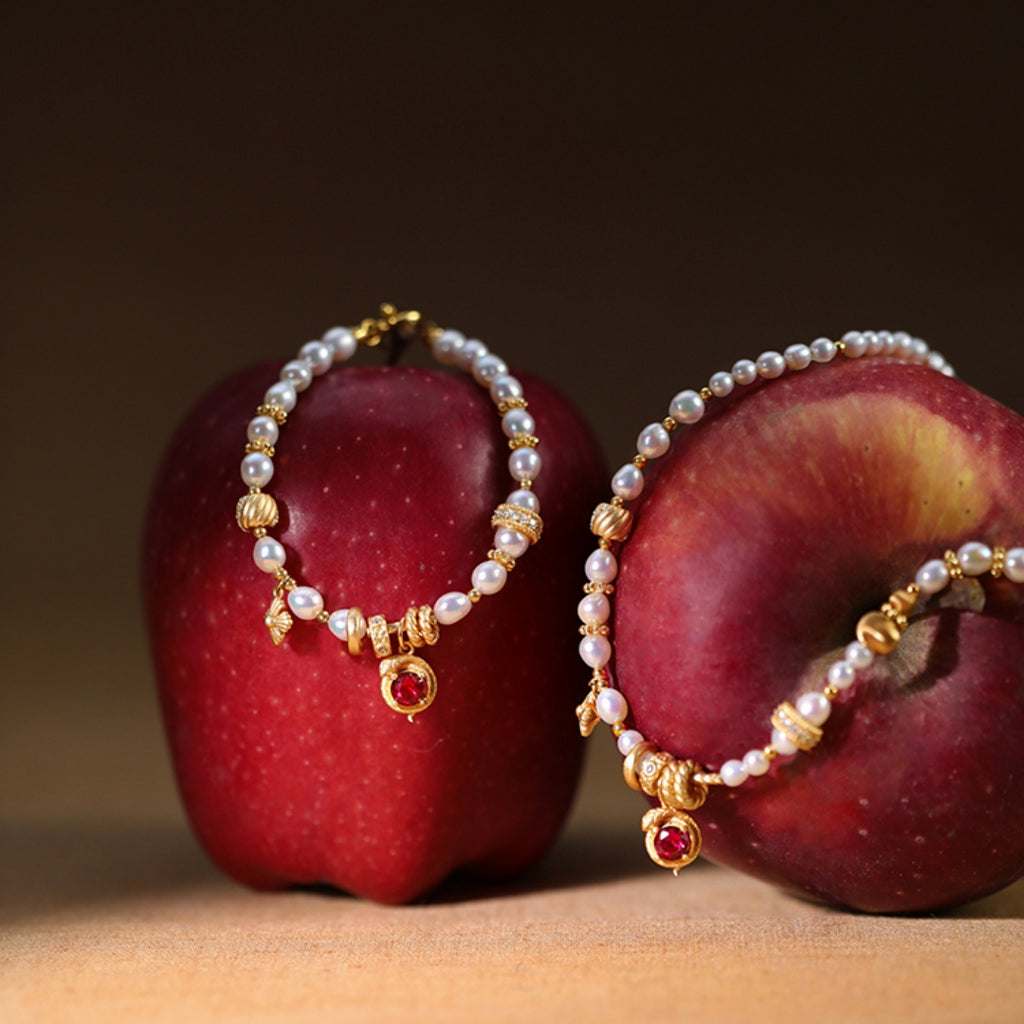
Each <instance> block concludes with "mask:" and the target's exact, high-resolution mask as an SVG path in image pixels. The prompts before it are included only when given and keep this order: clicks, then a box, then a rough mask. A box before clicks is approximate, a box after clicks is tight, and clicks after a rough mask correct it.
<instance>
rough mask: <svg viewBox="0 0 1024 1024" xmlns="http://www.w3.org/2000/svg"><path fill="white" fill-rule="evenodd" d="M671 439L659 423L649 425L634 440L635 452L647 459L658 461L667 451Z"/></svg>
mask: <svg viewBox="0 0 1024 1024" xmlns="http://www.w3.org/2000/svg"><path fill="white" fill-rule="evenodd" d="M671 443H672V438H671V437H669V433H668V431H667V430H666V429H665V428H664V427H663V426H662V425H661V424H660V423H649V424H648V425H647V426H646V427H644V429H643V430H641V431H640V436H639V437H638V438H637V439H636V450H637V453H638V454H639V455H643V456H644V458H647V459H660V458H661V456H662V455H664V454H665V452H667V451H668V448H669V445H670V444H671Z"/></svg>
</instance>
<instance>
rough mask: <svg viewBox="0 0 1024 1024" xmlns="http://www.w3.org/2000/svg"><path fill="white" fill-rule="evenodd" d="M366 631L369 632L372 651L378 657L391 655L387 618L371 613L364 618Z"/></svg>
mask: <svg viewBox="0 0 1024 1024" xmlns="http://www.w3.org/2000/svg"><path fill="white" fill-rule="evenodd" d="M366 632H367V633H369V634H370V643H371V644H373V653H374V654H375V655H376V656H377V657H378V658H389V657H391V635H390V634H389V633H388V620H387V619H385V618H384V616H383V615H371V616H370V617H369V618H368V619H367V620H366Z"/></svg>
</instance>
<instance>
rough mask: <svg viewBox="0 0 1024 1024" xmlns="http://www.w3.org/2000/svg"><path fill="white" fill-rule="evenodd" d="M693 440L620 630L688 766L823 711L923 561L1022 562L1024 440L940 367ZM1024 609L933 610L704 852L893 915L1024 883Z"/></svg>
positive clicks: (730, 805)
mask: <svg viewBox="0 0 1024 1024" xmlns="http://www.w3.org/2000/svg"><path fill="white" fill-rule="evenodd" d="M741 391H742V392H743V393H742V394H740V392H741ZM678 433H679V435H682V436H678V437H677V440H676V442H675V443H674V446H673V449H672V450H671V451H670V453H669V454H668V455H666V456H665V457H664V458H663V459H660V460H658V462H657V463H655V464H653V466H652V469H651V471H650V472H649V473H648V480H647V486H646V491H645V494H644V495H643V497H642V499H641V500H642V505H640V504H639V502H638V505H637V512H638V518H637V521H636V526H635V528H634V530H633V534H632V537H631V538H630V539H629V540H628V542H627V543H626V544H625V546H624V547H623V549H622V551H621V555H620V565H621V571H620V575H619V577H618V580H617V581H616V583H617V588H618V590H617V595H616V598H615V620H614V639H615V647H616V678H617V685H618V687H619V689H620V690H621V691H622V692H623V693H625V694H626V696H627V698H628V700H629V704H630V707H631V709H632V713H633V717H634V719H635V723H636V728H637V729H638V730H639V731H640V732H641V733H643V734H644V736H645V737H646V738H648V739H649V740H651V741H653V742H654V743H656V744H658V745H659V746H660V747H661V748H662V749H664V750H667V751H669V752H670V753H672V754H673V755H675V756H677V757H688V758H693V759H694V760H696V761H697V762H699V763H701V764H703V765H707V766H710V767H713V768H716V769H717V768H718V767H719V766H720V765H722V763H723V762H724V761H725V760H727V759H730V758H742V757H743V755H744V753H745V752H746V751H747V750H749V749H751V748H756V747H762V746H764V745H765V744H766V743H768V742H769V739H770V733H771V724H770V715H771V712H772V710H773V709H774V708H775V706H776V705H777V704H779V703H780V702H781V701H783V700H794V699H795V698H796V697H797V696H798V695H799V694H801V693H803V692H805V691H807V690H809V689H819V690H820V689H821V688H822V686H823V685H824V683H823V681H824V679H825V674H826V672H827V668H828V666H829V665H830V664H831V663H832V662H834V661H835V660H837V659H839V658H842V657H843V651H844V648H845V646H846V645H847V644H848V643H849V642H851V641H852V640H853V639H854V631H855V626H856V623H857V621H858V619H859V617H860V616H861V615H862V614H864V613H865V612H867V611H869V610H871V609H877V608H878V607H879V606H880V604H881V603H882V602H884V601H885V600H886V598H887V596H888V595H889V594H890V592H891V591H893V590H894V589H895V588H896V587H898V586H900V585H905V584H906V583H908V582H910V581H912V580H913V579H914V575H915V572H916V570H917V568H918V567H919V566H920V565H921V564H922V563H923V562H925V561H927V560H929V559H932V558H935V557H941V556H942V554H943V552H944V551H945V550H946V549H948V548H953V549H955V548H957V547H958V545H960V544H962V543H963V542H965V541H968V540H980V541H985V542H987V543H989V544H992V545H995V544H1002V545H1005V546H1007V547H1011V546H1019V545H1021V544H1024V419H1022V418H1021V417H1020V416H1018V415H1017V414H1016V413H1014V412H1011V411H1010V410H1008V409H1006V408H1004V407H1002V406H1000V405H998V404H997V403H995V402H993V401H991V400H990V399H988V398H986V397H984V396H983V395H981V394H979V393H977V392H976V391H974V390H972V389H971V388H970V387H968V386H967V385H966V384H963V383H961V382H959V381H957V380H955V379H949V378H947V377H945V376H942V375H941V374H939V373H937V372H935V371H934V370H931V369H928V368H927V367H925V366H920V365H910V364H907V363H898V362H895V361H893V360H891V359H878V358H865V359H862V360H858V361H853V360H847V359H842V358H840V359H838V360H837V361H836V362H835V363H834V364H833V365H830V366H814V365H812V366H811V367H810V368H808V369H807V370H805V371H803V372H801V373H788V374H786V376H784V377H782V378H780V379H778V380H773V381H770V382H766V381H762V382H758V383H755V384H754V385H751V386H750V387H748V388H743V389H740V388H737V391H736V392H734V393H733V395H731V396H730V397H729V398H727V399H724V400H717V399H716V400H713V401H711V402H710V404H709V406H708V413H707V415H706V416H705V418H704V419H703V420H701V421H700V422H699V423H697V424H695V425H694V426H692V427H683V428H680V431H679V432H678ZM1022 590H1024V587H1022V586H1020V585H1015V584H1013V583H1011V582H1009V581H1007V580H1006V579H1005V577H1004V578H1003V579H1001V580H993V579H992V578H991V577H990V576H989V577H987V578H986V580H985V582H984V587H983V591H980V590H979V583H977V582H975V583H973V584H972V583H967V582H965V583H963V584H959V585H955V586H954V588H953V589H952V590H950V591H947V595H948V596H947V598H946V605H947V607H945V608H938V607H936V606H935V605H934V603H933V605H931V606H927V607H926V609H925V613H924V614H923V615H921V616H920V617H919V618H917V619H914V620H913V621H912V623H911V625H910V627H909V629H908V630H907V632H906V634H905V635H904V638H903V640H902V642H901V643H900V645H899V646H898V648H897V650H896V652H895V653H894V654H892V655H891V656H890V657H889V658H886V659H876V660H875V662H874V663H873V665H872V666H871V667H870V668H869V669H867V670H866V671H864V672H863V673H860V674H859V675H858V680H857V682H856V684H855V685H854V687H853V688H851V689H850V690H846V691H844V692H843V693H841V694H840V696H839V697H838V698H837V699H836V701H835V702H834V705H833V708H832V714H831V717H830V718H829V719H828V721H827V722H826V723H825V725H824V727H823V729H824V738H823V740H822V741H821V743H820V744H819V746H818V747H816V748H815V749H814V750H812V751H810V752H807V753H799V754H797V755H796V756H794V757H791V758H779V759H778V760H777V761H775V762H774V763H773V765H772V767H771V769H770V770H769V772H768V774H766V775H764V776H761V777H760V778H754V777H752V778H750V779H748V781H747V782H745V783H744V784H743V785H741V786H739V787H738V788H735V789H727V788H726V787H712V788H711V790H710V793H709V796H708V798H707V802H706V803H705V805H704V806H703V807H702V808H701V809H700V810H698V811H695V812H693V816H694V818H695V819H696V820H697V822H698V824H699V825H700V826H701V828H702V831H703V838H704V851H705V852H706V853H707V854H708V855H709V856H710V858H711V859H713V860H715V861H718V862H720V863H721V864H725V865H729V866H732V867H735V868H738V869H740V870H742V871H746V872H748V873H750V874H752V875H755V876H757V877H759V878H762V879H765V880H767V881H769V882H773V883H775V884H777V885H779V886H783V887H785V888H788V889H790V890H794V891H796V892H799V893H802V894H805V895H808V896H810V897H813V898H817V899H820V900H824V901H827V902H831V903H834V904H838V905H842V906H846V907H851V908H857V909H860V910H865V911H873V912H884V911H916V910H925V909H931V908H937V907H941V906H946V905H951V904H955V903H958V902H961V901H965V900H969V899H972V898H975V897H978V896H981V895H983V894H986V893H988V892H991V891H993V890H995V889H998V888H1000V887H1002V886H1004V885H1006V884H1008V883H1009V882H1012V881H1013V880H1014V879H1016V878H1018V877H1020V876H1021V875H1022V874H1024V745H1022V744H1021V739H1020V738H1021V736H1022V735H1024V595H1022ZM979 593H983V595H984V610H983V611H980V610H979V606H978V605H977V604H976V600H977V597H978V594H979ZM950 601H952V602H953V604H957V605H959V607H949V606H948V605H949V602H950Z"/></svg>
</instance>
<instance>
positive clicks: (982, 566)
mask: <svg viewBox="0 0 1024 1024" xmlns="http://www.w3.org/2000/svg"><path fill="white" fill-rule="evenodd" d="M956 557H957V560H958V561H959V562H960V568H962V569H963V571H964V575H965V576H980V575H981V574H982V573H986V572H988V571H989V569H991V568H992V549H991V548H990V547H989V546H988V545H987V544H979V543H978V541H971V542H970V543H968V544H964V545H963V546H962V547H960V549H959V550H958V551H957V553H956Z"/></svg>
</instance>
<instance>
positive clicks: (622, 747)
mask: <svg viewBox="0 0 1024 1024" xmlns="http://www.w3.org/2000/svg"><path fill="white" fill-rule="evenodd" d="M643 741H644V736H643V733H640V732H637V731H636V729H627V730H626V731H625V732H623V733H620V734H619V738H618V739H617V740H616V741H615V745H616V746H617V747H618V748H619V753H620V754H621V755H622V756H623V757H625V756H626V755H627V754H628V753H629V752H630V751H631V750H632V749H633V748H634V747H635V746H636V745H637V744H638V743H643Z"/></svg>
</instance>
